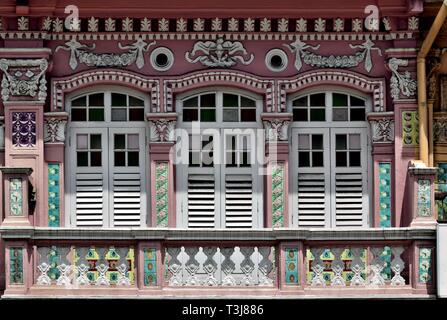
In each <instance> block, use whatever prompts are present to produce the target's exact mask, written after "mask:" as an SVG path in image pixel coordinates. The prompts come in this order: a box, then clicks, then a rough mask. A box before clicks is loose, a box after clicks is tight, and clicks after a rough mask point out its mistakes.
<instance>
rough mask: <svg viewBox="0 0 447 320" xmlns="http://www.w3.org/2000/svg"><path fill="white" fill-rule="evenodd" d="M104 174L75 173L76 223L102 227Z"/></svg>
mask: <svg viewBox="0 0 447 320" xmlns="http://www.w3.org/2000/svg"><path fill="white" fill-rule="evenodd" d="M104 182H105V181H104V175H103V174H102V173H76V179H75V183H76V200H75V201H76V225H77V226H79V227H102V225H103V217H104V209H105V207H104V203H105V201H104V199H105V194H104V193H105V192H104Z"/></svg>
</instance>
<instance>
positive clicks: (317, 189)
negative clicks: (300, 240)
mask: <svg viewBox="0 0 447 320" xmlns="http://www.w3.org/2000/svg"><path fill="white" fill-rule="evenodd" d="M326 209H327V208H326V181H325V176H324V174H323V173H299V174H298V225H299V226H302V227H324V225H325V212H326Z"/></svg>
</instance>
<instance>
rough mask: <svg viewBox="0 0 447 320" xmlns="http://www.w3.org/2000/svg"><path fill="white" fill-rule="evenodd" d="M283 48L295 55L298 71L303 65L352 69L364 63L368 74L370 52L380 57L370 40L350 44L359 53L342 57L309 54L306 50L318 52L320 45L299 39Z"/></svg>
mask: <svg viewBox="0 0 447 320" xmlns="http://www.w3.org/2000/svg"><path fill="white" fill-rule="evenodd" d="M284 46H285V47H287V48H289V50H290V51H291V52H292V53H295V68H296V69H297V70H298V71H300V70H301V68H302V67H303V63H305V64H307V65H310V66H312V67H317V68H353V67H357V66H358V65H360V63H362V62H364V63H365V70H366V71H367V72H370V71H371V69H372V68H373V62H372V58H371V51H374V50H376V51H377V52H378V54H379V55H380V56H381V55H382V51H381V50H380V48H376V47H375V44H374V42H372V41H371V40H370V39H367V40H366V41H365V42H364V43H362V44H360V45H353V44H350V45H349V46H350V47H351V49H360V51H358V52H357V53H355V54H354V55H344V56H334V55H331V56H321V55H318V54H316V53H314V52H310V51H308V49H311V50H318V49H319V48H320V45H316V46H311V45H308V44H306V43H304V42H302V41H301V40H300V39H296V40H295V42H292V43H291V44H284Z"/></svg>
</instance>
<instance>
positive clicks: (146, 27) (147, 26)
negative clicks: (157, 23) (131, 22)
mask: <svg viewBox="0 0 447 320" xmlns="http://www.w3.org/2000/svg"><path fill="white" fill-rule="evenodd" d="M141 31H146V32H147V31H151V20H149V19H148V18H144V19H143V20H141Z"/></svg>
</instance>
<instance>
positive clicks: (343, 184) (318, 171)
mask: <svg viewBox="0 0 447 320" xmlns="http://www.w3.org/2000/svg"><path fill="white" fill-rule="evenodd" d="M369 104H370V103H369V100H368V99H367V98H365V97H362V96H360V95H358V94H354V93H348V92H343V91H340V90H337V89H334V90H327V91H314V92H311V93H308V94H304V95H303V94H301V95H298V96H295V97H291V99H289V109H291V111H292V112H293V120H294V121H293V124H292V151H291V177H292V179H291V189H292V191H293V196H292V201H293V203H292V209H293V211H292V220H293V224H294V225H295V226H298V227H365V226H367V224H368V217H369V190H370V188H369V187H368V175H369V172H370V170H369V167H370V152H369V150H368V143H367V141H368V124H367V122H366V113H367V111H368V110H369Z"/></svg>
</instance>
